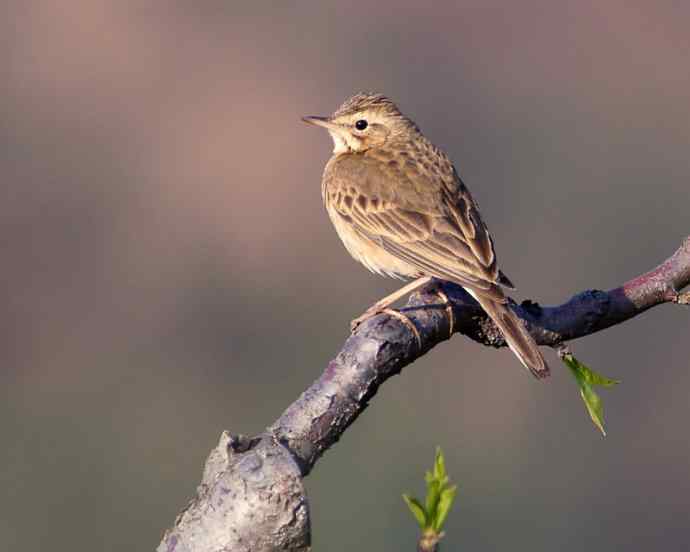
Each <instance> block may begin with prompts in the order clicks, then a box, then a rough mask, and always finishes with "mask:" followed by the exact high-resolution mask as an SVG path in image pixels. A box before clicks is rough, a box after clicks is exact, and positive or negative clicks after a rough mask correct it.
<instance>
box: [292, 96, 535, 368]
mask: <svg viewBox="0 0 690 552" xmlns="http://www.w3.org/2000/svg"><path fill="white" fill-rule="evenodd" d="M303 120H304V121H305V122H307V123H311V124H314V125H317V126H321V127H324V128H325V129H326V130H328V132H329V133H330V135H331V138H333V143H334V148H333V156H332V157H331V158H330V160H329V161H328V163H327V164H326V168H325V170H324V174H323V181H322V184H321V192H322V196H323V201H324V204H325V206H326V210H327V211H328V214H329V216H330V217H331V221H332V222H333V225H334V226H335V229H336V231H337V232H338V235H339V236H340V239H341V240H342V241H343V244H344V245H345V247H346V248H347V250H348V251H349V252H350V254H351V255H352V256H353V257H354V258H355V259H356V260H357V261H359V262H360V263H362V264H363V265H364V266H366V267H367V268H368V269H369V270H371V271H373V272H376V273H378V274H382V275H385V276H390V277H393V278H399V279H404V280H408V279H415V280H414V281H413V282H411V283H410V284H408V285H406V286H405V287H403V288H401V289H400V290H399V291H397V292H395V293H393V294H391V295H389V296H388V297H385V298H384V299H381V300H380V301H378V302H376V303H375V304H374V305H372V307H370V308H369V309H368V310H367V311H366V312H365V313H364V314H363V315H362V316H361V317H359V318H358V319H356V320H355V321H354V323H355V324H356V323H358V322H360V321H361V320H363V319H365V318H367V317H369V316H372V315H374V314H377V313H379V312H381V311H382V310H384V309H386V308H387V307H388V306H389V305H391V304H392V303H393V302H394V301H396V300H397V299H399V298H400V297H402V296H403V295H405V294H406V293H409V292H411V291H413V290H415V289H417V288H419V287H421V286H422V285H424V284H426V283H427V282H429V281H431V279H432V278H437V279H441V280H447V281H451V282H455V283H456V284H459V285H461V286H463V287H464V288H465V289H466V290H467V291H468V292H469V293H470V294H471V295H472V297H474V298H475V299H476V300H477V302H478V303H479V304H480V305H481V306H482V308H483V309H484V310H485V311H486V313H487V314H488V315H489V316H490V317H491V319H492V320H493V321H494V322H495V324H496V325H497V326H498V327H499V328H500V329H501V331H502V332H503V336H504V337H505V340H506V342H507V344H508V346H509V347H510V348H511V349H512V351H513V352H514V353H515V354H516V355H517V357H518V358H519V359H520V362H522V364H523V365H524V366H525V367H526V368H527V369H528V370H529V371H530V372H532V374H534V375H535V376H536V377H538V378H543V377H546V376H547V375H548V374H549V369H548V366H547V365H546V362H545V361H544V357H543V356H542V355H541V352H540V351H539V348H538V347H537V344H536V343H535V342H534V339H532V336H531V335H530V334H529V333H528V332H527V330H526V329H525V327H524V326H523V325H522V323H521V322H520V320H519V319H518V317H517V316H516V315H515V313H514V312H513V311H512V309H511V308H510V306H509V305H508V303H507V298H506V296H505V294H504V293H503V289H502V288H501V286H502V285H503V286H507V287H512V284H511V283H510V280H508V278H506V277H505V276H504V275H503V273H502V272H501V271H500V270H499V269H498V266H497V264H496V254H495V252H494V244H493V241H492V239H491V236H490V235H489V231H488V229H487V227H486V224H484V221H483V220H482V218H481V215H480V214H479V208H478V206H477V203H476V202H475V201H474V200H473V199H472V196H471V195H470V192H469V191H468V190H467V188H466V187H465V185H464V184H463V182H462V180H460V177H459V176H458V173H457V171H456V170H455V167H454V166H453V164H452V163H451V161H450V159H448V156H447V155H446V154H445V153H444V152H443V151H441V150H440V149H439V148H437V147H436V146H434V145H433V144H432V143H431V142H430V141H429V140H428V139H427V138H426V137H425V136H424V135H423V134H422V132H421V131H420V130H419V128H418V127H417V125H416V124H415V123H414V122H413V121H412V120H411V119H409V118H408V117H406V116H405V115H403V114H402V113H401V112H400V110H399V109H398V107H397V106H396V105H395V104H394V103H393V102H392V101H391V100H390V99H388V98H387V97H386V96H383V95H381V94H372V93H364V94H357V95H355V96H353V97H352V98H350V99H349V100H347V101H346V102H345V103H344V104H343V105H341V106H340V107H339V108H338V110H337V111H336V112H335V113H333V115H331V116H330V117H304V119H303Z"/></svg>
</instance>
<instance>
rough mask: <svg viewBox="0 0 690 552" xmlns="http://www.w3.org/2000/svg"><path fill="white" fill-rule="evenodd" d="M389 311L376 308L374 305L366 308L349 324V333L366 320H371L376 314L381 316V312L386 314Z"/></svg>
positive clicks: (384, 308) (383, 308)
mask: <svg viewBox="0 0 690 552" xmlns="http://www.w3.org/2000/svg"><path fill="white" fill-rule="evenodd" d="M390 310H391V309H388V308H386V307H377V306H376V305H374V306H373V307H371V308H368V309H367V310H365V311H364V312H363V313H362V314H361V315H360V316H358V317H357V318H355V319H354V320H353V321H352V322H350V331H351V332H354V331H355V330H356V329H357V328H358V327H359V326H360V325H361V324H362V322H365V321H366V320H369V319H370V318H373V317H374V316H376V315H377V314H381V313H382V312H387V311H390Z"/></svg>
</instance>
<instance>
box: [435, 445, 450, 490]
mask: <svg viewBox="0 0 690 552" xmlns="http://www.w3.org/2000/svg"><path fill="white" fill-rule="evenodd" d="M434 477H435V478H436V480H437V481H439V482H440V483H441V485H445V484H446V483H448V477H447V475H446V461H445V459H444V458H443V452H442V451H441V447H436V458H435V460H434Z"/></svg>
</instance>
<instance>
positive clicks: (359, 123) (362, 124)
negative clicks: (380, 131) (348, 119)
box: [355, 119, 369, 130]
mask: <svg viewBox="0 0 690 552" xmlns="http://www.w3.org/2000/svg"><path fill="white" fill-rule="evenodd" d="M367 126H369V123H367V122H366V121H365V120H364V119H360V120H359V121H357V122H356V123H355V128H356V129H357V130H364V129H365V128H367Z"/></svg>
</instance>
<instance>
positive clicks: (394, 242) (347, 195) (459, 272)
mask: <svg viewBox="0 0 690 552" xmlns="http://www.w3.org/2000/svg"><path fill="white" fill-rule="evenodd" d="M453 179H454V181H453V182H452V183H450V185H449V184H448V183H443V182H441V181H440V180H438V181H435V180H434V178H433V176H425V175H424V174H421V173H418V174H415V175H414V178H408V177H407V176H406V175H405V173H404V171H403V172H401V171H395V169H394V168H389V166H387V165H385V164H382V163H381V162H379V161H376V162H372V161H368V160H367V159H366V157H361V156H360V157H359V158H357V159H352V160H347V159H343V160H341V161H340V166H338V165H336V166H334V167H330V170H327V173H326V175H325V181H324V190H323V191H324V200H325V201H326V204H327V205H328V206H329V208H330V209H334V210H335V211H336V212H337V213H338V214H339V215H340V216H341V217H343V218H344V219H345V220H346V221H347V222H349V223H350V224H351V226H352V229H353V230H354V231H355V232H357V233H358V234H359V235H360V236H361V237H362V238H364V239H368V240H371V241H372V242H374V243H375V244H378V245H379V246H380V247H382V248H384V249H385V250H386V251H388V252H389V253H390V254H392V255H394V256H395V257H398V258H399V259H401V260H404V261H405V262H407V263H409V264H410V265H412V266H414V267H416V268H417V269H419V271H420V272H421V273H423V274H426V275H429V276H434V277H436V278H440V279H442V280H449V281H453V282H456V283H458V284H460V285H462V286H467V287H470V288H471V289H472V290H474V291H476V292H477V293H480V294H482V295H485V296H487V297H488V298H491V299H493V300H495V301H499V302H503V301H505V297H504V296H503V292H502V291H501V289H500V288H499V286H498V285H497V284H499V283H501V280H502V278H500V273H499V271H498V269H497V267H496V256H495V254H494V248H493V243H492V241H491V237H490V236H489V232H488V230H487V228H486V225H485V224H484V222H483V221H482V219H481V217H480V215H479V210H478V208H477V205H476V203H475V201H474V200H473V199H472V196H471V195H470V193H469V191H468V190H467V188H466V187H465V186H464V184H462V182H461V181H460V179H459V178H458V177H457V175H456V174H455V172H454V171H453Z"/></svg>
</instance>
